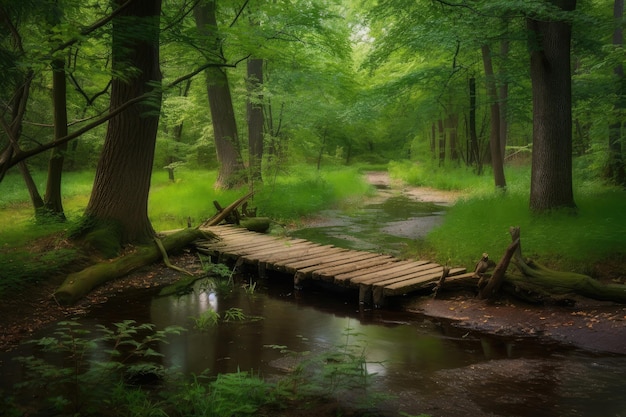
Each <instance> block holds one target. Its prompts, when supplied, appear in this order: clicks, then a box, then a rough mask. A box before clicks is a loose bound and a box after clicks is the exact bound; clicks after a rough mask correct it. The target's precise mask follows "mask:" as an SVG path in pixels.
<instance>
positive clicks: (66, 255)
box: [0, 228, 82, 296]
mask: <svg viewBox="0 0 626 417" xmlns="http://www.w3.org/2000/svg"><path fill="white" fill-rule="evenodd" d="M52 230H53V229H52ZM44 231H47V232H48V233H50V232H51V229H49V228H45V229H43V230H39V232H40V233H43V232H44ZM30 237H31V238H32V235H31V236H30ZM41 239H42V243H41V248H39V249H36V248H34V247H33V245H32V244H31V245H30V246H27V247H24V246H15V247H10V246H8V245H6V246H3V247H1V248H0V271H2V274H0V275H1V279H0V296H5V295H8V294H10V292H11V291H19V290H20V289H21V288H22V287H23V286H24V285H27V284H33V283H37V282H40V281H45V280H48V279H50V278H51V277H56V276H59V275H61V274H63V273H65V272H66V271H68V270H71V268H72V266H73V264H74V263H76V262H77V261H80V260H81V259H82V256H81V255H80V254H79V252H78V251H77V250H76V249H73V248H64V247H62V245H59V246H58V247H57V242H58V241H59V240H61V238H60V237H58V235H57V234H56V233H55V234H50V235H49V236H48V237H47V238H46V239H45V240H44V239H43V238H41ZM46 242H47V243H46Z"/></svg>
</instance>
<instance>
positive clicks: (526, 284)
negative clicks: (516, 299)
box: [506, 227, 626, 303]
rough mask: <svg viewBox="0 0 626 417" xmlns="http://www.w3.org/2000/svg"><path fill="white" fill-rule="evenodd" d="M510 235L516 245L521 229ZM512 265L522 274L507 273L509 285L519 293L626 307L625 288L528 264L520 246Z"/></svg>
mask: <svg viewBox="0 0 626 417" xmlns="http://www.w3.org/2000/svg"><path fill="white" fill-rule="evenodd" d="M510 234H511V238H512V239H513V240H514V241H516V240H517V241H519V239H520V230H519V228H518V227H512V228H511V229H510ZM512 262H513V264H514V265H515V266H516V267H517V268H518V270H519V271H520V272H521V274H517V273H507V275H506V281H507V282H509V283H511V284H513V285H514V286H515V288H516V289H517V290H518V291H520V290H521V291H527V292H532V293H536V294H539V295H541V296H547V297H554V296H556V297H562V296H563V295H567V294H576V295H579V296H583V297H587V298H592V299H594V300H603V301H613V302H617V303H626V285H619V284H603V283H601V282H599V281H598V280H596V279H593V278H592V277H590V276H587V275H583V274H578V273H575V272H566V271H555V270H553V269H550V268H547V267H545V266H543V265H540V264H538V263H536V262H534V261H532V260H525V259H524V257H523V256H522V251H521V246H518V248H517V249H516V252H515V255H514V256H513V259H512Z"/></svg>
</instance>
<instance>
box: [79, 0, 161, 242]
mask: <svg viewBox="0 0 626 417" xmlns="http://www.w3.org/2000/svg"><path fill="white" fill-rule="evenodd" d="M123 3H125V2H124V1H123V0H118V6H121V5H122V4H123ZM160 13H161V1H160V0H150V1H148V0H134V1H132V2H131V3H130V5H127V6H126V7H124V8H123V11H122V12H121V13H120V15H118V16H117V17H116V18H115V19H114V20H113V61H112V62H113V64H112V68H113V72H114V73H116V74H120V73H121V74H124V75H123V76H122V77H116V78H115V79H113V82H112V86H111V110H114V109H115V108H116V107H118V106H120V105H122V104H124V103H125V102H126V101H128V100H131V99H134V98H137V97H139V96H142V95H143V94H146V93H148V92H152V93H153V95H152V99H151V100H150V101H149V102H146V101H144V102H142V103H140V104H135V105H133V106H132V107H130V108H128V109H127V110H125V111H123V112H122V113H120V114H119V115H117V116H115V117H113V118H112V119H111V120H110V121H109V125H108V129H107V134H106V138H105V141H104V148H103V150H102V154H101V156H100V160H99V162H98V167H97V169H96V177H95V181H94V186H93V189H92V193H91V198H90V200H89V203H88V205H87V209H86V210H85V215H86V217H87V218H91V219H95V220H96V223H97V221H98V220H106V221H114V222H116V223H117V224H119V225H120V227H121V243H128V242H139V241H144V242H145V241H148V240H151V239H152V237H153V236H154V229H153V228H152V224H151V223H150V220H149V219H148V192H149V191H150V176H151V173H152V164H153V160H154V149H155V144H156V133H157V127H158V123H159V109H160V105H161V95H160V93H159V91H158V88H159V87H158V85H160V83H161V72H160V70H159V16H160ZM131 28H132V30H131ZM129 70H130V71H129Z"/></svg>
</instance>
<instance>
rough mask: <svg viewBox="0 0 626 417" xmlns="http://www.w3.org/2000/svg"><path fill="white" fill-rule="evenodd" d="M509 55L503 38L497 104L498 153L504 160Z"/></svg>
mask: <svg viewBox="0 0 626 417" xmlns="http://www.w3.org/2000/svg"><path fill="white" fill-rule="evenodd" d="M508 56H509V40H508V39H504V40H502V41H501V42H500V57H501V60H502V63H501V65H500V71H499V73H500V79H501V82H500V87H499V88H498V104H499V105H500V153H501V154H502V161H503V162H504V160H505V156H506V143H507V140H508V136H509V118H508V102H509V82H508V80H507V78H508V77H507V70H508V68H507V61H508Z"/></svg>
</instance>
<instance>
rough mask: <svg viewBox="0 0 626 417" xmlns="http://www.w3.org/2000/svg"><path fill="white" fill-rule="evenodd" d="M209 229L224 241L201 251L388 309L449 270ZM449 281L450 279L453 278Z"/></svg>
mask: <svg viewBox="0 0 626 417" xmlns="http://www.w3.org/2000/svg"><path fill="white" fill-rule="evenodd" d="M203 230H207V231H210V232H212V233H214V234H215V235H216V236H217V237H218V239H214V240H202V241H198V242H196V248H197V249H198V251H199V252H201V253H204V254H207V255H211V256H213V257H217V258H218V260H219V262H225V261H228V260H230V261H232V260H236V264H237V265H250V266H253V267H257V268H258V271H259V274H260V275H262V276H263V275H265V273H266V271H267V270H272V271H277V272H280V273H284V274H293V276H294V286H295V287H296V288H301V286H302V283H303V282H304V281H305V280H318V281H324V282H328V283H332V284H335V285H337V286H341V287H349V288H355V289H358V290H359V301H360V302H361V303H365V304H370V303H372V304H374V305H376V306H382V305H384V303H385V299H386V298H387V297H390V296H397V295H403V294H408V293H411V292H415V291H419V290H424V289H425V288H433V287H434V285H435V284H436V283H437V282H438V281H439V279H440V278H441V276H442V274H443V270H444V268H443V266H441V265H439V264H436V263H433V262H429V261H413V260H400V259H398V258H394V257H392V256H390V255H384V254H380V253H373V252H364V251H357V250H351V249H344V248H339V247H336V246H332V245H321V244H317V243H313V242H310V241H307V240H304V239H296V238H287V237H277V236H271V235H264V234H261V233H256V232H250V231H248V230H246V229H243V228H239V227H235V226H228V225H221V226H211V227H207V228H205V229H203ZM471 275H472V273H469V274H467V273H466V269H465V268H449V272H448V277H450V278H449V279H454V278H466V277H467V276H471ZM447 279H448V278H447Z"/></svg>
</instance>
